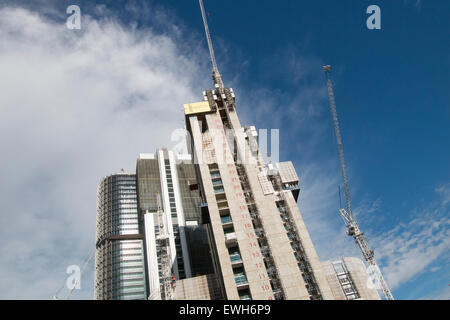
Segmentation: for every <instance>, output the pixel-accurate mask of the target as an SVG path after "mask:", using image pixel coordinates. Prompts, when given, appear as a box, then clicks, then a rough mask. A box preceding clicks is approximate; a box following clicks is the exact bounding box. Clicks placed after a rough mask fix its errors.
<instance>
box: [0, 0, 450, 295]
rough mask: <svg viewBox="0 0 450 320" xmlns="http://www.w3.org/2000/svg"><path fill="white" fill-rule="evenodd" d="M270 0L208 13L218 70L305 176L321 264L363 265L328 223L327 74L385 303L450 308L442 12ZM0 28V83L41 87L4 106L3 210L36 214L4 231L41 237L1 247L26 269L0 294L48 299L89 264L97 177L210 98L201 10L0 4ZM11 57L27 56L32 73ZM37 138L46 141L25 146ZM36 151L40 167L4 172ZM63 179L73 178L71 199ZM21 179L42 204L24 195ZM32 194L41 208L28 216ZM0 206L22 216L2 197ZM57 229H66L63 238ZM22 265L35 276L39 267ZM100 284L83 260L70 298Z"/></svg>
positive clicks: (336, 222)
mask: <svg viewBox="0 0 450 320" xmlns="http://www.w3.org/2000/svg"><path fill="white" fill-rule="evenodd" d="M69 4H78V5H79V6H80V7H81V10H82V14H83V20H82V30H81V31H68V30H66V29H65V25H64V24H65V19H66V17H67V15H66V14H65V9H66V7H67V6H68V5H69ZM274 4H275V2H273V1H270V2H269V1H258V2H254V1H226V2H225V1H217V0H206V1H205V6H206V11H207V15H208V19H209V24H210V28H211V32H212V37H213V43H214V46H215V51H216V58H217V60H218V64H219V69H220V71H221V72H222V75H223V78H224V82H225V83H226V84H228V85H230V86H232V87H233V88H234V89H235V92H236V95H237V104H238V113H239V116H240V118H241V122H242V123H244V124H253V125H255V126H257V128H268V129H271V128H277V129H280V158H281V159H280V160H292V161H293V162H294V164H295V166H296V168H297V171H298V173H299V176H300V179H301V186H302V191H301V194H300V199H299V206H300V209H301V210H302V213H303V215H304V217H305V221H306V224H307V226H308V227H309V231H310V233H311V237H312V239H313V242H314V244H315V245H316V247H317V251H318V254H319V257H320V258H321V259H322V260H326V259H333V258H337V257H339V256H345V255H357V256H358V255H359V251H358V250H357V248H356V245H355V244H354V243H353V241H352V240H351V239H348V237H347V236H346V235H345V232H344V227H343V225H342V221H341V220H340V218H339V216H338V212H337V209H338V205H339V200H338V195H337V186H338V184H339V183H340V180H339V177H340V176H339V174H340V173H339V170H338V163H337V149H336V143H335V137H334V133H333V128H332V122H331V116H330V113H329V109H328V101H327V95H326V86H325V79H324V75H323V72H322V69H321V66H322V65H324V64H331V65H333V72H332V80H333V83H334V86H335V87H334V89H335V95H336V104H337V109H338V115H339V120H340V124H341V133H342V135H343V142H344V150H345V157H346V161H347V166H348V168H349V180H350V185H351V194H352V200H353V207H354V211H355V215H356V216H357V218H358V221H359V223H360V226H361V228H362V229H363V231H365V233H366V235H367V237H368V240H369V244H371V245H372V246H373V247H374V248H375V252H376V257H378V259H379V262H380V265H381V268H382V270H383V272H384V274H385V277H386V278H387V280H388V282H389V283H390V285H391V287H392V289H393V294H394V296H395V297H396V298H398V299H421V298H441V299H442V298H445V299H449V298H450V292H449V290H448V288H449V287H448V284H449V280H450V273H449V258H450V256H449V250H448V249H449V238H450V237H449V235H450V234H449V233H450V232H449V221H450V219H449V206H450V166H449V165H448V164H449V163H450V147H449V142H448V141H449V139H450V125H449V123H450V105H449V101H450V90H449V89H448V88H449V87H450V80H449V70H450V44H449V41H448V39H449V36H450V3H449V2H448V1H444V0H442V1H438V0H436V1H420V0H396V1H351V0H345V1H332V0H317V1H281V2H277V3H276V5H274ZM371 4H377V5H379V6H380V8H381V28H382V29H381V30H368V29H367V28H366V19H367V17H368V15H367V14H366V8H367V7H368V6H369V5H371ZM11 7H14V8H16V9H21V10H22V11H17V10H16V11H15V10H13V9H11ZM2 19H3V20H2ZM84 19H86V20H84ZM0 23H2V28H1V29H2V30H3V32H2V33H1V36H2V37H4V39H5V40H7V41H3V45H1V46H0V63H1V61H2V60H3V61H4V64H5V66H13V67H12V68H11V70H9V69H8V68H6V72H4V74H3V75H2V76H1V78H0V81H1V82H2V83H3V84H4V85H7V84H10V83H15V82H14V81H13V80H11V79H15V78H14V77H16V76H17V74H18V72H17V70H19V71H22V72H23V73H24V75H27V78H28V79H29V78H31V79H33V77H34V76H36V75H37V74H39V75H40V76H39V79H42V83H40V81H35V82H33V81H19V80H23V79H18V80H17V83H21V85H22V86H23V87H24V88H23V90H25V92H28V95H29V96H30V99H29V100H23V101H22V100H21V99H24V98H23V97H21V96H20V94H19V93H16V94H15V93H14V92H15V91H14V90H12V89H11V90H6V91H8V93H7V94H4V97H3V100H0V102H1V105H0V108H2V109H1V110H2V115H3V117H2V118H3V119H4V121H5V122H4V123H3V124H2V125H3V129H4V130H5V132H7V133H10V132H11V130H12V131H15V132H18V131H20V132H21V133H20V134H16V135H15V136H13V137H11V138H10V139H3V140H0V143H1V145H0V146H2V148H3V149H4V150H10V157H9V156H6V157H5V158H4V159H3V160H2V163H1V164H2V167H3V168H8V170H12V172H13V173H14V172H18V173H20V177H21V178H20V179H17V178H16V179H14V180H11V185H13V186H14V187H11V189H10V190H8V191H5V192H4V193H3V196H2V198H1V199H0V202H2V203H7V202H8V201H7V200H8V199H10V198H11V197H13V196H14V195H15V194H17V193H18V190H25V195H26V196H25V198H22V199H24V200H22V201H23V202H25V203H26V204H27V205H26V207H27V210H29V212H28V211H27V213H26V214H24V217H26V218H24V217H22V218H20V219H19V218H17V219H15V220H13V222H10V223H11V225H12V227H11V228H10V229H11V230H12V231H11V232H14V234H30V233H31V234H32V233H33V232H35V231H30V230H31V226H30V224H31V223H30V222H29V221H35V222H36V223H42V226H43V233H45V235H44V234H42V235H39V236H37V237H33V239H36V238H37V239H41V240H40V242H39V241H36V242H35V243H32V242H33V241H31V242H24V241H23V239H19V238H17V239H15V238H13V239H12V240H10V241H9V247H2V248H0V250H1V252H3V253H10V254H11V255H12V256H13V258H9V259H5V260H3V261H0V269H1V270H2V271H3V272H6V273H7V272H8V271H10V270H12V269H13V268H14V267H15V266H17V264H18V263H20V264H21V265H22V267H21V268H23V270H22V269H20V270H22V271H21V273H19V272H17V271H15V273H12V275H11V277H9V278H8V279H6V278H2V281H0V297H3V298H30V297H31V298H36V297H37V298H47V297H50V296H51V295H53V294H54V292H52V288H55V291H56V289H57V288H58V287H59V286H60V285H61V284H62V282H63V280H64V276H65V274H64V270H65V267H66V266H67V265H69V264H81V262H82V260H83V259H84V258H85V257H86V256H87V255H88V254H89V251H90V250H91V249H92V243H93V241H94V240H93V239H94V236H95V192H96V189H95V188H96V184H97V183H98V181H99V180H100V179H101V177H102V176H104V175H107V174H110V173H112V172H115V171H118V170H119V169H120V168H122V167H124V168H126V169H127V170H129V171H134V166H135V162H134V161H135V158H136V157H137V155H138V153H139V152H152V151H154V149H155V148H158V147H161V146H163V145H169V146H170V144H171V142H170V140H169V139H168V138H167V137H168V136H170V134H168V133H170V131H171V130H173V129H176V128H178V127H182V126H183V120H184V119H183V115H182V111H181V105H182V103H184V102H191V101H195V100H200V98H201V91H202V90H203V89H204V88H207V87H210V86H211V78H210V64H209V61H208V53H207V47H206V41H205V39H204V35H203V29H202V27H203V26H202V23H201V15H200V10H199V6H198V2H197V1H196V0H189V1H175V0H165V1H117V0H115V1H106V0H105V1H50V0H40V1H0ZM33 26H35V27H33ZM37 26H38V27H37ZM33 30H34V31H33ZM41 30H42V33H39V32H41ZM33 32H34V33H33ZM49 48H56V49H49ZM67 57H70V58H67ZM21 58H22V59H26V60H28V59H29V60H30V61H35V62H36V63H35V64H34V66H36V67H35V69H36V70H34V68H33V67H30V66H28V67H27V68H25V67H24V64H23V60H21ZM80 61H81V62H80ZM7 62H8V63H7ZM57 62H58V63H60V64H61V65H62V66H64V67H61V69H59V68H60V67H56V63H57ZM41 66H42V68H43V69H42V70H40V69H39V68H40V67H41ZM44 67H45V68H44ZM80 70H82V71H80ZM19 75H20V72H19ZM38 82H39V90H38V89H36V83H38ZM63 84H64V85H63ZM11 86H12V85H11ZM27 86H28V87H27ZM152 88H153V89H152ZM175 88H177V90H176V93H173V92H174V91H175V90H174V89H175ZM68 91H75V92H80V94H74V95H71V94H69V93H68ZM170 92H172V93H173V94H174V96H173V97H171V96H170V95H169V93H170ZM58 95H61V96H58ZM19 96H20V99H19ZM44 96H45V98H44ZM32 97H34V98H32ZM169 97H170V98H169ZM36 101H37V102H36ZM71 101H73V103H71ZM121 101H122V102H123V103H120V102H121ZM55 104H56V105H58V107H55V106H54V105H55ZM12 105H14V108H12V109H11V110H13V111H11V110H10V109H9V108H8V106H12ZM30 106H32V107H30ZM51 106H53V107H51ZM62 106H64V107H62ZM152 108H153V109H152ZM157 108H160V109H157ZM82 111H83V112H82ZM150 111H151V112H150ZM26 112H28V113H26ZM29 112H31V114H32V115H36V116H37V117H38V118H39V117H42V118H39V119H40V120H41V121H39V122H38V121H34V122H33V121H31V120H30V121H29V122H30V123H27V126H26V128H27V129H26V130H22V129H23V123H22V122H21V120H19V119H23V114H28V115H29V114H30V113H29ZM155 112H156V113H157V114H158V115H157V116H154V114H155ZM0 128H1V127H0ZM80 128H81V129H82V130H80ZM123 128H125V129H123ZM7 129H8V130H7ZM165 130H166V131H165ZM55 132H56V133H57V134H56V135H55ZM2 133H4V132H3V131H2ZM35 135H37V137H39V141H34V142H33V143H32V142H30V141H33V139H32V137H33V136H35ZM58 137H64V139H63V138H61V139H58ZM143 137H145V138H143ZM36 139H37V138H36ZM130 141H132V142H130ZM36 143H37V144H38V145H39V146H40V148H36V149H34V148H35V147H36ZM18 146H20V148H19V147H18ZM19 149H21V151H18V150H19ZM30 150H31V151H30ZM30 153H31V154H33V155H34V157H36V160H35V161H34V163H36V164H35V165H34V166H35V167H32V168H31V169H29V170H23V168H24V167H25V166H27V163H26V162H25V161H24V163H21V162H20V161H18V162H17V163H15V164H14V165H11V163H12V162H13V159H22V158H27V157H28V156H29V154H30ZM44 154H46V155H47V156H44ZM80 154H82V156H81V155H80ZM32 169H33V170H32ZM4 170H5V172H6V169H4ZM5 172H4V173H5ZM36 172H39V174H37V173H36ZM81 172H84V174H81ZM68 173H70V174H68ZM62 177H64V178H65V179H69V178H70V179H73V183H72V184H71V186H70V188H69V187H68V186H67V185H66V184H65V183H64V181H67V180H62ZM30 182H33V184H34V183H35V184H38V185H39V186H41V184H42V188H48V189H46V190H51V194H50V195H49V194H43V192H42V190H44V189H40V188H33V190H31V189H30V190H28V189H27V188H29V185H30ZM55 186H57V187H55ZM36 189H40V190H41V191H40V190H36ZM81 189H83V192H84V193H80V194H78V193H77V192H80V191H79V190H81ZM8 192H10V193H8ZM55 197H58V198H60V199H63V200H58V201H55V202H52V200H53V199H55ZM77 197H78V198H81V199H84V201H83V204H82V205H81V204H80V203H79V201H77V200H76V199H77ZM35 200H42V201H40V202H45V205H44V206H40V209H39V210H37V209H35V208H34V206H32V205H31V204H32V203H35ZM8 209H9V210H11V211H17V210H20V207H18V206H14V205H13V204H9V202H8ZM61 213H63V214H61ZM3 219H4V217H3ZM25 220H27V221H28V222H27V221H25ZM48 221H51V223H50V226H49V223H48ZM67 221H73V224H70V225H71V226H72V227H71V228H69V230H65V232H62V231H61V230H60V229H59V228H60V227H61V226H66V225H67V224H66V223H67ZM4 225H5V224H2V226H4ZM2 228H5V227H2ZM44 231H46V232H44ZM55 234H56V235H55ZM5 236H6V235H5ZM41 237H42V238H41ZM30 240H31V239H30ZM14 245H16V246H17V248H20V250H22V251H20V250H19V251H18V250H12V249H11V248H12V247H13V246H14ZM17 252H23V254H22V255H20V256H19V254H17ZM15 255H16V256H15ZM27 263H29V264H30V265H37V266H39V267H38V268H37V269H36V270H35V271H33V272H32V271H30V268H31V267H30V268H28V269H27V268H26V267H24V266H23V264H25V265H26V264H27ZM31 269H32V268H31ZM50 270H51V271H50ZM27 272H28V273H30V274H31V275H30V276H29V277H24V276H23V275H24V274H25V273H27ZM92 274H93V269H92V265H91V268H90V269H89V270H88V272H87V275H86V281H85V285H84V286H83V290H81V291H80V292H74V294H73V295H74V298H91V297H92V280H93V278H92ZM36 278H39V279H40V281H35V283H34V284H33V285H30V282H31V283H32V282H33V280H32V279H36ZM2 283H3V285H4V287H3V285H2ZM38 284H39V286H38ZM7 287H8V288H12V289H8V290H7V289H6V288H7ZM29 287H31V288H29ZM24 288H28V290H26V289H24ZM24 292H27V294H24Z"/></svg>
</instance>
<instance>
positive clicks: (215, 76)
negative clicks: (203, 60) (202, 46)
mask: <svg viewBox="0 0 450 320" xmlns="http://www.w3.org/2000/svg"><path fill="white" fill-rule="evenodd" d="M198 2H199V3H200V9H201V11H202V18H203V25H204V27H205V33H206V40H207V41H208V48H209V55H210V56H211V64H212V77H213V80H214V84H215V85H216V86H217V87H219V90H223V81H222V76H221V75H220V72H219V69H218V68H217V63H216V58H215V56H214V49H213V46H212V41H211V35H210V34H209V28H208V22H207V21H206V14H205V7H204V6H203V0H199V1H198ZM221 93H223V92H221Z"/></svg>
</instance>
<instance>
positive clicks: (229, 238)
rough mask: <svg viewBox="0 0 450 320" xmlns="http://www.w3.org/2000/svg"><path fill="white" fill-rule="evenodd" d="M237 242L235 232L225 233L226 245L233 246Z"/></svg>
mask: <svg viewBox="0 0 450 320" xmlns="http://www.w3.org/2000/svg"><path fill="white" fill-rule="evenodd" d="M236 242H237V237H236V233H235V232H230V233H225V243H226V244H227V245H231V244H235V243H236Z"/></svg>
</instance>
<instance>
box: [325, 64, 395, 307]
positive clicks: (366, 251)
mask: <svg viewBox="0 0 450 320" xmlns="http://www.w3.org/2000/svg"><path fill="white" fill-rule="evenodd" d="M323 70H324V72H325V77H326V80H327V87H328V97H329V100H330V110H331V115H332V117H333V125H334V132H335V134H336V141H337V145H338V152H339V162H340V165H341V171H342V180H343V182H344V193H345V201H346V206H347V210H345V209H344V208H340V209H339V212H340V214H341V216H342V218H343V219H344V222H345V226H346V228H347V235H349V236H352V237H353V238H354V239H355V241H356V243H357V244H358V246H359V248H360V249H361V251H362V254H363V256H364V259H365V260H366V261H367V263H368V264H369V266H370V267H371V269H372V270H373V272H374V275H375V277H376V280H377V282H378V284H379V285H380V288H381V290H382V291H383V293H384V296H385V298H386V300H394V297H393V295H392V293H391V290H390V289H389V287H388V285H387V283H386V281H385V280H384V278H383V275H382V274H381V271H380V268H379V267H378V265H377V262H376V260H375V257H374V252H373V250H371V249H370V247H369V244H368V243H367V240H366V237H365V236H364V234H363V233H362V232H361V230H360V229H359V226H358V223H357V222H356V220H355V218H354V217H353V214H352V205H351V201H350V191H349V188H348V179H347V172H346V167H345V161H344V148H343V146H342V139H341V133H340V131H339V122H338V117H337V112H336V104H335V101H334V93H333V86H332V84H331V81H330V78H329V72H330V71H331V66H330V65H326V66H323Z"/></svg>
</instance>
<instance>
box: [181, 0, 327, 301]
mask: <svg viewBox="0 0 450 320" xmlns="http://www.w3.org/2000/svg"><path fill="white" fill-rule="evenodd" d="M200 7H201V11H202V16H203V22H204V26H205V32H206V36H207V40H208V46H209V50H210V53H211V61H212V66H213V68H212V70H213V72H212V73H213V79H214V87H215V88H214V89H213V90H206V91H204V92H203V101H202V102H197V103H190V104H186V105H185V106H184V108H185V115H186V126H187V129H188V131H189V133H190V134H191V145H190V147H191V150H192V154H193V155H194V162H195V163H196V164H197V165H198V180H199V181H200V182H201V191H202V194H203V200H204V202H205V204H206V205H207V211H208V216H209V222H210V223H209V226H210V237H211V238H212V239H214V243H213V247H214V248H213V258H214V265H215V268H216V273H217V274H218V275H219V276H220V278H221V279H222V285H223V290H224V295H225V296H226V298H227V299H332V298H333V296H332V293H331V289H330V286H329V284H328V282H327V280H326V277H325V274H324V272H323V268H322V264H321V263H320V261H319V259H318V256H317V254H316V251H315V249H314V247H313V244H312V242H311V239H310V237H309V235H308V231H307V230H306V226H305V224H304V222H303V218H302V216H301V214H300V211H299V209H298V207H297V203H296V200H297V195H298V190H299V188H298V178H297V174H296V172H295V169H294V167H293V165H292V163H291V162H282V163H279V164H276V166H274V165H273V164H266V163H265V161H264V159H263V156H262V154H261V152H260V150H259V147H258V141H257V140H258V139H257V136H258V134H257V132H256V129H255V128H254V127H242V126H241V124H240V121H239V118H238V116H237V113H236V105H235V95H234V92H233V89H232V88H228V87H225V86H224V85H223V82H222V78H221V76H220V73H219V71H218V68H217V65H216V63H215V58H214V51H213V49H212V44H211V38H210V36H209V29H208V25H207V22H206V17H205V13H204V7H203V2H202V1H201V0H200Z"/></svg>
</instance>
